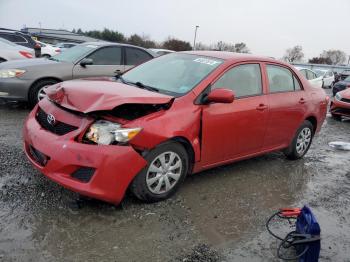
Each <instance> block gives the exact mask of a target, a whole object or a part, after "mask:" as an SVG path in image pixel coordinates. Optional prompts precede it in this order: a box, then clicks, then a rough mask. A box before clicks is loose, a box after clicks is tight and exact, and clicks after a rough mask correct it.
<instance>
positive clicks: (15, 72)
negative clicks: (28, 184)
mask: <svg viewBox="0 0 350 262" xmlns="http://www.w3.org/2000/svg"><path fill="white" fill-rule="evenodd" d="M25 72H26V70H22V69H3V70H0V78H11V77H18V76H20V75H23V74H24V73H25Z"/></svg>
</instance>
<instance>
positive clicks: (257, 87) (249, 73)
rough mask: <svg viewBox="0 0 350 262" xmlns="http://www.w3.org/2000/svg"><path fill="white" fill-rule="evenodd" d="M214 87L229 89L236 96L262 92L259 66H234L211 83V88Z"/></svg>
mask: <svg viewBox="0 0 350 262" xmlns="http://www.w3.org/2000/svg"><path fill="white" fill-rule="evenodd" d="M215 88H228V89H231V90H232V91H234V92H235V96H236V97H242V96H253V95H259V94H262V84H261V71H260V66H259V65H258V64H246V65H239V66H235V67H234V68H232V69H230V70H228V71H227V72H226V73H225V74H223V75H222V76H221V77H220V78H219V80H217V81H216V82H215V83H214V84H213V85H212V89H215Z"/></svg>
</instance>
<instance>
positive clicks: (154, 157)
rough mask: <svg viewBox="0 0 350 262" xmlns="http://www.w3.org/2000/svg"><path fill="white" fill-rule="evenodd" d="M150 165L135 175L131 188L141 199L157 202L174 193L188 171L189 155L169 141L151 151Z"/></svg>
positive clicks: (180, 146)
mask: <svg viewBox="0 0 350 262" xmlns="http://www.w3.org/2000/svg"><path fill="white" fill-rule="evenodd" d="M145 159H146V160H147V162H148V165H147V166H146V167H145V168H144V169H143V170H142V171H141V172H140V173H139V174H138V175H137V176H136V177H135V179H134V180H133V182H132V184H131V187H130V190H131V191H132V193H133V194H134V195H135V196H136V197H137V198H138V199H140V200H142V201H145V202H156V201H161V200H164V199H167V198H169V197H170V196H171V195H173V194H174V193H175V192H176V191H177V189H178V188H179V186H180V185H181V183H182V182H183V180H184V179H185V177H186V174H187V172H188V155H187V152H186V150H185V148H184V147H183V146H182V145H181V144H179V143H176V142H167V143H164V144H161V145H159V146H157V147H156V148H155V149H153V150H152V151H151V152H149V153H148V154H147V155H146V156H145Z"/></svg>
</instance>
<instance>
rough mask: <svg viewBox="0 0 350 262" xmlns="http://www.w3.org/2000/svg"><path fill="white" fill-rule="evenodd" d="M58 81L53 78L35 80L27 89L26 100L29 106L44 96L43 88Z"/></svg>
mask: <svg viewBox="0 0 350 262" xmlns="http://www.w3.org/2000/svg"><path fill="white" fill-rule="evenodd" d="M56 83H58V81H57V80H54V79H44V80H40V81H38V82H36V83H35V84H34V85H33V86H32V87H31V88H30V90H29V94H28V102H29V105H30V106H31V107H34V106H35V105H36V104H37V103H38V102H39V101H40V100H41V99H43V98H45V97H46V93H45V91H44V88H45V87H46V86H50V85H54V84H56Z"/></svg>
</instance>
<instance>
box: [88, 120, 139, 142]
mask: <svg viewBox="0 0 350 262" xmlns="http://www.w3.org/2000/svg"><path fill="white" fill-rule="evenodd" d="M140 131H141V128H139V127H135V128H122V127H121V125H120V124H117V123H113V122H110V121H106V120H98V121H96V122H95V123H93V124H92V125H91V126H90V128H89V130H88V131H87V132H86V134H85V138H86V139H88V140H90V141H92V142H95V143H96V144H99V145H110V144H113V143H114V142H117V143H126V142H128V141H130V140H131V139H133V138H134V137H135V136H136V135H137V134H138V133H139V132H140Z"/></svg>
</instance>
